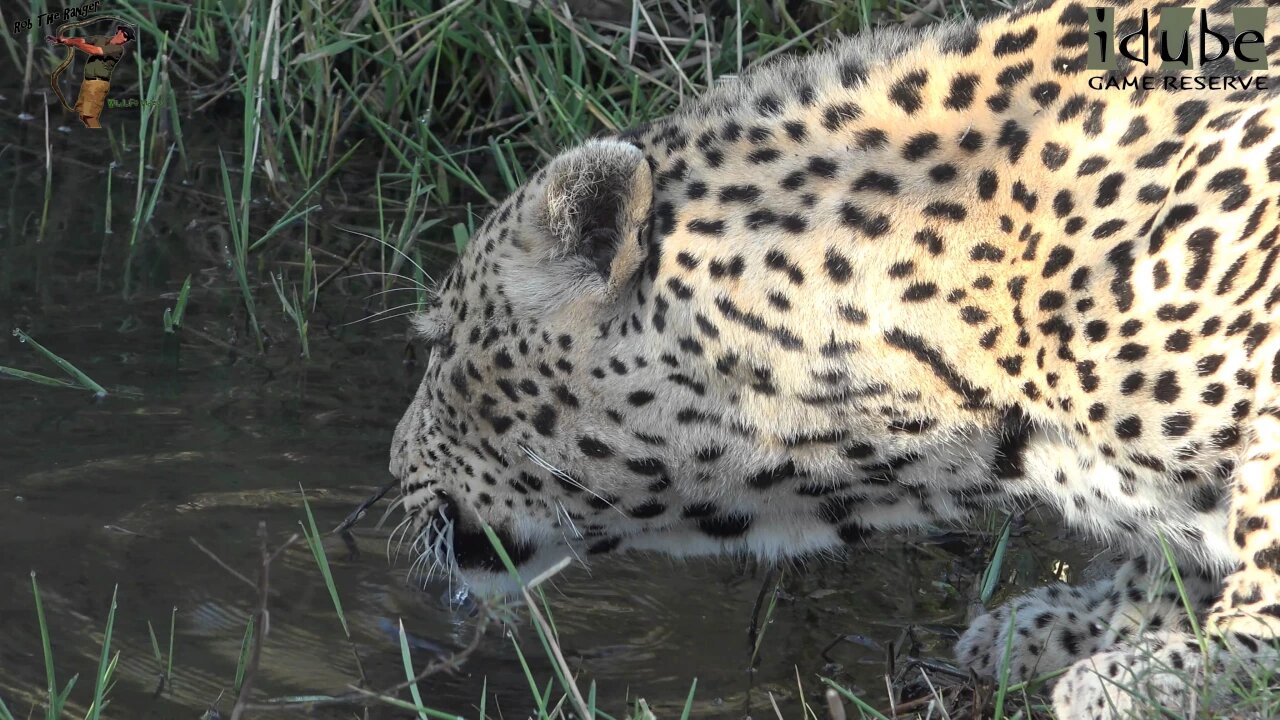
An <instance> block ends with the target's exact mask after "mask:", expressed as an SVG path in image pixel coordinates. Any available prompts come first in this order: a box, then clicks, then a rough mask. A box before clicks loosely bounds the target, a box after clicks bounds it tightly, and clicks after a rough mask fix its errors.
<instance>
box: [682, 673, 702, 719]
mask: <svg viewBox="0 0 1280 720" xmlns="http://www.w3.org/2000/svg"><path fill="white" fill-rule="evenodd" d="M697 689H698V678H694V679H693V683H692V684H690V685H689V697H687V698H685V699H684V709H683V710H681V711H680V720H689V715H690V713H692V712H693V693H694V692H696V691H697Z"/></svg>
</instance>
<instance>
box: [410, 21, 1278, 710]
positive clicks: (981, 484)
mask: <svg viewBox="0 0 1280 720" xmlns="http://www.w3.org/2000/svg"><path fill="white" fill-rule="evenodd" d="M1095 1H1096V5H1088V6H1086V5H1084V4H1082V3H1081V2H1079V1H1077V0H1037V1H1034V2H1028V3H1025V4H1022V5H1020V6H1017V7H1015V8H1013V9H1012V10H1010V11H1008V12H1005V13H1003V14H1000V15H996V16H992V17H988V18H984V19H981V20H974V19H957V20H949V21H945V22H941V23H937V24H934V25H931V26H927V27H915V28H907V27H881V28H877V29H875V30H873V31H867V32H863V33H859V34H857V35H853V36H851V37H847V38H844V39H841V40H839V41H836V42H833V43H831V44H830V46H829V47H826V48H825V49H821V50H817V51H813V52H810V53H808V54H795V55H791V56H787V57H781V58H777V59H773V60H771V61H770V62H767V63H764V64H761V65H760V66H758V67H755V68H751V69H749V70H748V71H746V72H744V73H742V74H741V75H739V76H737V77H735V78H731V79H728V80H726V81H724V82H722V83H719V84H717V85H715V86H714V87H712V88H710V89H709V90H707V91H706V92H705V93H703V94H702V95H701V96H700V97H698V98H697V99H692V100H689V101H687V102H686V103H684V104H683V105H681V106H680V107H678V108H677V109H675V110H674V111H672V112H671V114H669V115H667V116H665V117H662V118H660V119H658V120H655V121H652V122H649V123H646V124H643V125H639V126H637V127H634V128H630V129H626V130H621V131H617V132H605V133H601V134H600V135H598V136H596V137H593V138H591V139H588V140H585V141H583V142H581V143H580V144H578V145H575V146H573V147H569V148H567V149H564V150H562V151H559V152H558V154H555V155H553V156H551V159H550V160H549V161H547V162H546V164H545V165H544V166H543V167H542V168H541V169H539V170H538V171H536V172H535V173H532V174H531V175H530V176H529V177H528V179H527V180H526V181H525V182H524V184H523V185H522V186H520V187H519V188H518V189H516V190H515V191H514V192H512V193H511V194H510V196H509V197H507V198H506V199H505V200H503V201H502V202H501V203H495V207H494V208H493V210H492V211H491V212H490V213H489V214H488V215H487V217H486V218H485V219H484V220H483V221H482V222H481V223H480V225H479V227H478V228H477V229H476V230H475V231H474V233H473V234H472V237H471V240H470V242H469V244H468V245H467V246H466V248H465V250H464V251H463V252H461V254H460V256H459V257H458V258H457V260H456V263H455V264H454V265H453V266H452V268H451V269H449V270H448V271H447V273H444V274H443V275H442V276H441V277H440V278H439V280H438V282H435V283H434V285H433V286H432V292H431V297H430V299H429V301H428V302H427V304H426V306H425V307H424V308H423V309H422V311H421V313H420V314H418V315H417V316H416V317H415V318H414V320H413V327H414V331H415V333H416V335H417V336H418V338H419V339H420V342H421V343H422V346H423V347H424V348H426V352H427V353H428V356H427V359H426V361H425V370H424V373H423V377H422V381H421V384H420V385H419V386H418V388H417V390H416V393H415V394H414V396H413V398H412V400H411V402H410V404H409V407H408V408H407V410H406V412H405V413H404V415H403V417H402V418H401V419H400V421H399V423H398V425H397V426H396V429H395V433H394V437H393V441H392V446H391V452H390V456H391V457H390V470H391V473H392V474H393V476H394V477H395V478H396V479H398V482H399V488H400V491H401V500H400V502H401V504H402V506H403V509H404V511H405V522H404V525H403V527H402V532H404V533H405V534H406V537H411V538H412V544H413V547H414V550H415V553H416V562H417V564H418V567H422V568H426V569H427V570H428V572H429V573H439V574H441V575H444V576H448V577H449V578H450V579H451V581H453V582H457V583H459V584H461V585H463V586H465V587H467V588H470V589H471V590H472V591H473V592H478V593H499V594H503V593H512V592H516V591H517V589H518V586H519V585H520V583H523V582H531V581H532V579H534V578H539V577H542V576H545V575H546V574H547V573H549V572H552V571H554V570H555V569H557V568H560V567H563V566H564V565H565V564H566V563H578V564H582V565H589V564H592V563H601V562H607V560H608V558H610V557H613V556H617V555H620V554H623V553H632V552H648V553H658V554H661V555H668V556H674V557H691V556H748V557H754V558H758V559H760V560H762V561H765V562H791V561H796V560H803V559H804V558H809V557H815V556H824V555H844V554H848V553H856V552H858V550H859V549H861V548H863V547H865V546H866V545H867V542H868V541H867V539H868V538H869V537H870V536H871V534H873V533H900V532H906V531H911V530H918V529H920V528H946V527H972V526H974V525H975V524H976V523H980V522H982V520H983V519H984V518H989V517H991V514H992V513H995V512H1022V511H1025V510H1027V509H1029V508H1037V509H1040V510H1044V511H1047V512H1049V513H1051V514H1052V515H1054V516H1057V517H1058V518H1060V520H1059V521H1060V522H1061V523H1063V524H1065V526H1067V527H1069V528H1072V529H1074V530H1076V531H1078V532H1080V533H1082V534H1083V535H1085V536H1087V537H1090V538H1093V539H1095V540H1096V541H1097V542H1098V543H1100V544H1101V545H1103V546H1105V547H1107V548H1110V549H1112V550H1114V551H1115V552H1117V553H1119V554H1121V555H1122V556H1123V558H1124V560H1123V561H1122V562H1121V563H1119V565H1118V567H1117V568H1116V569H1115V571H1114V572H1113V573H1110V574H1107V575H1105V576H1104V577H1102V578H1101V579H1097V580H1095V581H1093V582H1092V583H1088V584H1083V585H1077V586H1071V585H1067V584H1062V583H1059V584H1056V585H1053V586H1051V587H1045V588H1040V589H1037V590H1034V591H1032V592H1030V593H1029V594H1027V595H1025V596H1022V597H1019V598H1015V599H1012V600H1010V601H1009V602H1007V603H1006V604H1004V605H1002V606H1000V607H998V608H997V609H995V610H993V611H990V612H986V613H985V614H981V615H979V616H978V617H977V618H976V619H974V620H973V621H972V623H971V624H970V625H969V627H968V629H967V630H966V631H965V632H964V633H963V634H962V635H961V636H960V639H959V642H958V644H957V656H956V657H957V662H959V663H960V665H961V666H963V667H964V668H966V669H968V670H971V671H972V672H973V673H975V674H976V675H977V676H979V677H982V678H988V679H1001V680H1002V681H1008V682H1015V683H1016V682H1024V681H1030V680H1032V679H1035V678H1042V677H1045V676H1049V677H1056V680H1055V684H1054V685H1053V687H1052V703H1053V707H1054V710H1055V711H1056V714H1057V717H1059V718H1066V719H1069V720H1075V719H1083V718H1103V717H1127V716H1131V715H1134V714H1141V713H1143V712H1147V710H1149V709H1150V707H1151V706H1152V704H1153V703H1154V705H1155V706H1156V707H1163V708H1164V711H1165V712H1174V713H1191V712H1195V711H1197V709H1203V704H1204V703H1208V702H1209V700H1206V699H1205V695H1204V693H1202V692H1199V691H1197V690H1196V688H1197V687H1200V686H1202V685H1204V684H1205V683H1207V682H1208V681H1209V680H1210V679H1212V678H1214V677H1220V676H1222V675H1223V674H1224V673H1240V672H1253V673H1255V674H1256V673H1258V672H1263V673H1265V672H1266V671H1268V670H1270V669H1273V668H1274V667H1275V666H1276V664H1277V655H1276V653H1275V650H1274V641H1275V640H1276V639H1277V636H1278V634H1280V397H1278V394H1280V390H1277V388H1278V387H1280V385H1278V383H1280V332H1276V331H1275V328H1276V322H1277V320H1280V272H1278V271H1277V270H1276V263H1277V260H1278V259H1280V243H1278V242H1277V241H1278V240H1280V132H1276V127H1277V125H1278V124H1280V91H1278V90H1277V88H1280V79H1278V78H1277V77H1276V75H1275V74H1273V73H1274V70H1273V69H1274V68H1276V67H1277V66H1278V65H1280V23H1278V22H1277V20H1276V19H1275V15H1276V13H1275V11H1274V8H1272V12H1271V16H1270V17H1266V16H1265V13H1266V11H1267V6H1266V5H1265V4H1262V3H1260V2H1255V3H1252V4H1249V3H1230V2H1215V3H1212V4H1210V5H1209V6H1207V7H1204V8H1200V9H1199V11H1197V13H1196V17H1195V18H1194V19H1193V21H1194V27H1195V30H1196V31H1198V30H1200V29H1201V28H1208V29H1211V30H1212V31H1213V33H1215V35H1212V36H1208V37H1210V41H1209V48H1210V49H1211V50H1212V48H1213V44H1212V43H1213V40H1212V37H1220V38H1222V39H1223V40H1225V41H1227V42H1229V43H1233V44H1234V46H1236V47H1242V48H1244V51H1245V55H1247V56H1249V57H1251V58H1254V59H1256V58H1258V57H1262V58H1263V60H1264V62H1263V63H1262V64H1263V65H1265V66H1267V67H1264V68H1257V67H1254V68H1252V69H1240V68H1239V67H1238V66H1237V61H1238V60H1240V58H1239V57H1237V56H1233V55H1232V54H1230V53H1221V54H1220V55H1219V56H1217V57H1209V56H1208V55H1212V53H1209V54H1208V55H1205V56H1204V57H1201V58H1200V59H1199V60H1197V61H1195V62H1185V63H1179V62H1174V61H1171V60H1162V59H1160V58H1156V57H1149V58H1145V59H1144V58H1143V57H1142V56H1141V55H1139V54H1138V53H1132V52H1131V53H1129V54H1122V55H1121V56H1119V57H1113V59H1112V66H1110V67H1103V68H1100V69H1098V68H1095V67H1092V65H1093V64H1094V63H1093V62H1092V61H1091V59H1090V52H1091V50H1095V48H1093V47H1092V45H1093V43H1094V42H1097V45H1098V47H1097V48H1096V50H1097V51H1098V52H1101V53H1102V56H1101V58H1102V59H1104V60H1105V55H1106V53H1105V48H1104V47H1103V42H1102V40H1097V41H1095V40H1093V38H1094V37H1095V36H1097V35H1098V33H1097V32H1095V28H1096V27H1098V23H1099V22H1102V21H1108V20H1109V21H1110V22H1112V23H1113V27H1114V28H1115V33H1114V34H1115V36H1118V37H1126V36H1130V37H1131V36H1134V35H1135V34H1136V35H1137V36H1139V39H1141V36H1142V35H1143V34H1144V33H1145V34H1147V36H1148V39H1150V40H1152V41H1153V42H1154V41H1155V40H1156V30H1157V29H1158V25H1156V24H1155V23H1152V22H1150V20H1149V19H1148V16H1147V14H1146V13H1147V11H1148V10H1151V9H1152V8H1151V7H1148V6H1144V5H1142V4H1141V3H1137V2H1129V1H1124V0H1110V1H1108V0H1095ZM1165 5H1168V3H1166V4H1165ZM1249 8H1255V9H1257V8H1261V12H1262V13H1264V18H1265V29H1264V30H1265V31H1264V32H1261V33H1258V32H1253V33H1246V32H1243V31H1242V32H1236V31H1235V30H1234V27H1235V26H1234V25H1233V22H1234V21H1235V20H1236V19H1238V18H1239V17H1240V13H1241V11H1242V10H1248V9H1249ZM1155 9H1157V10H1158V9H1159V8H1155ZM1254 17H1255V19H1256V15H1255V16H1254ZM1199 36H1205V35H1204V34H1203V33H1200V35H1199ZM1190 37H1197V35H1196V34H1194V33H1193V34H1192V35H1190ZM1201 50H1203V48H1201ZM1267 68H1271V69H1272V70H1268V69H1267ZM1269 73H1271V74H1269ZM495 540H496V541H497V544H500V545H501V546H502V547H503V548H504V551H503V552H501V553H500V552H499V551H498V550H497V549H496V548H495V543H494V542H493V541H495ZM508 565H509V566H510V567H509V566H508ZM512 569H514V570H515V572H514V573H512V572H510V570H512ZM1055 674H1056V675H1055ZM1136 689H1141V692H1137V691H1136ZM1144 708H1147V710H1144ZM1188 716H1189V715H1188Z"/></svg>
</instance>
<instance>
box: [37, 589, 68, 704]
mask: <svg viewBox="0 0 1280 720" xmlns="http://www.w3.org/2000/svg"><path fill="white" fill-rule="evenodd" d="M31 595H32V597H34V598H35V601H36V621H37V622H38V623H39V624H40V647H41V649H42V650H43V651H44V674H45V679H46V680H47V682H48V685H47V687H48V692H49V717H50V718H58V717H60V716H61V715H62V703H60V702H58V679H57V675H56V673H55V671H54V668H53V644H52V643H51V642H49V623H48V622H47V621H46V620H45V617H44V603H43V602H41V601H40V586H39V585H38V584H37V583H36V573H35V571H34V570H33V571H32V572H31Z"/></svg>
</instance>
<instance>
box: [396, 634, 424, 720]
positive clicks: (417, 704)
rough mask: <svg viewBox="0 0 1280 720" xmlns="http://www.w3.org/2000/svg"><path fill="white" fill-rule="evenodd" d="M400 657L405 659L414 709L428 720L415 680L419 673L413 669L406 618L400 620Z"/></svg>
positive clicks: (406, 677)
mask: <svg viewBox="0 0 1280 720" xmlns="http://www.w3.org/2000/svg"><path fill="white" fill-rule="evenodd" d="M400 659H401V660H402V661H404V678H405V680H408V681H409V694H410V695H412V696H413V704H414V709H415V710H417V711H418V717H419V718H421V719H422V720H427V713H426V708H424V707H422V693H421V692H420V691H419V690H418V683H417V681H415V680H414V678H415V677H417V675H418V673H416V672H414V671H413V658H412V657H411V656H410V655H409V637H408V636H407V635H405V632H404V620H401V621H400Z"/></svg>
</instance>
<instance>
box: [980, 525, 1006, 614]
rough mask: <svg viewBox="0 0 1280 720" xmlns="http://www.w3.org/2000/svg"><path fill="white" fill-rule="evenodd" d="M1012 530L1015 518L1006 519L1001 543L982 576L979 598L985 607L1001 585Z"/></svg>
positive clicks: (1001, 532) (997, 544)
mask: <svg viewBox="0 0 1280 720" xmlns="http://www.w3.org/2000/svg"><path fill="white" fill-rule="evenodd" d="M1012 530H1013V517H1012V516H1010V517H1007V518H1005V521H1004V528H1003V529H1001V531H1000V541H999V542H998V543H996V549H995V552H994V553H992V555H991V562H990V563H989V564H988V565H987V569H986V571H984V572H983V574H982V592H981V594H980V595H979V596H978V597H979V600H980V601H981V602H982V604H983V605H986V604H987V603H988V602H991V596H992V595H994V594H995V592H996V586H997V585H998V584H999V583H1000V569H1001V568H1002V567H1003V566H1004V556H1005V551H1006V550H1008V548H1009V533H1010V532H1011V531H1012Z"/></svg>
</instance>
